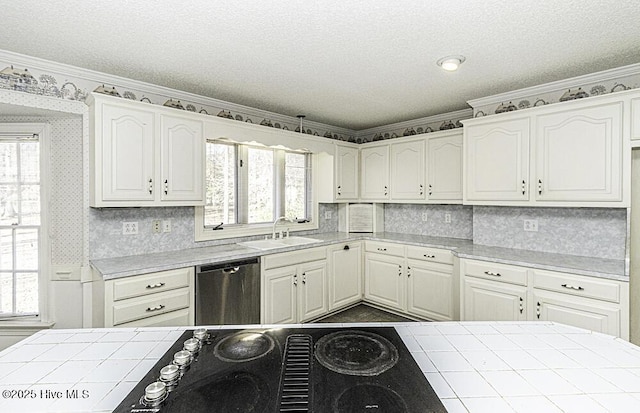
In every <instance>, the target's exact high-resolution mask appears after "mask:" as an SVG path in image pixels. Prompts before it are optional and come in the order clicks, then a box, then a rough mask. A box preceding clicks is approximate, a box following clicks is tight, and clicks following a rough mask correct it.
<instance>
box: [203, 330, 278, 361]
mask: <svg viewBox="0 0 640 413" xmlns="http://www.w3.org/2000/svg"><path fill="white" fill-rule="evenodd" d="M274 346H275V343H274V342H273V339H272V338H271V337H269V336H268V335H266V334H262V333H260V332H252V331H242V332H240V333H237V334H232V335H230V336H227V337H225V338H223V339H222V340H220V342H219V343H218V344H216V346H215V348H214V349H213V352H214V354H215V355H216V357H218V358H219V359H220V360H223V361H230V362H244V361H250V360H255V359H257V358H259V357H262V356H264V355H265V354H267V353H268V352H270V351H271V350H273V347H274Z"/></svg>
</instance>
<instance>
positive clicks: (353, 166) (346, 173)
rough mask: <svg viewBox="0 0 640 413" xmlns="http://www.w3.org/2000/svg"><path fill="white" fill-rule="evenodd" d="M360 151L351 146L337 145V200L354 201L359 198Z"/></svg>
mask: <svg viewBox="0 0 640 413" xmlns="http://www.w3.org/2000/svg"><path fill="white" fill-rule="evenodd" d="M359 153H360V151H359V149H357V148H354V147H351V146H340V145H338V146H336V159H335V177H336V188H335V199H336V201H354V200H357V199H358V175H359V173H360V165H359V157H360V155H359Z"/></svg>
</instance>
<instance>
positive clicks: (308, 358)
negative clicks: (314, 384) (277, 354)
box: [278, 334, 313, 413]
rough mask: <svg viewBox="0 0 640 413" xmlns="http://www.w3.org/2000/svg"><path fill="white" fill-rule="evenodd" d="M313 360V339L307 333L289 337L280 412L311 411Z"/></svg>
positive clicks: (283, 371) (281, 388) (280, 395)
mask: <svg viewBox="0 0 640 413" xmlns="http://www.w3.org/2000/svg"><path fill="white" fill-rule="evenodd" d="M312 361H313V339H312V338H311V336H310V335H307V334H292V335H290V336H289V337H287V344H286V347H285V354H284V361H283V365H282V378H281V380H280V394H279V397H278V405H279V410H278V411H279V412H288V413H289V412H310V411H311V409H310V406H312V403H311V389H310V377H311V365H312Z"/></svg>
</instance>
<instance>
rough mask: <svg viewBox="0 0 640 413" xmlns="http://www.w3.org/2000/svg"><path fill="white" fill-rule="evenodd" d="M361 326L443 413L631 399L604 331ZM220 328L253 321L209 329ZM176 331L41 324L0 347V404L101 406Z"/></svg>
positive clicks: (632, 363)
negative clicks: (390, 350) (392, 342)
mask: <svg viewBox="0 0 640 413" xmlns="http://www.w3.org/2000/svg"><path fill="white" fill-rule="evenodd" d="M362 325H363V324H305V325H300V324H298V325H283V326H264V327H265V328H277V327H317V328H326V327H342V328H344V327H349V326H362ZM367 325H368V326H394V327H395V328H396V329H397V331H398V333H399V334H400V336H401V337H402V339H403V341H404V342H405V344H406V345H407V347H408V349H409V351H410V352H411V354H412V355H413V357H414V359H415V360H416V362H417V363H418V365H419V366H420V369H421V370H422V372H423V373H424V375H425V376H426V377H427V379H428V380H429V382H430V383H431V386H432V387H433V388H434V390H435V391H436V393H437V394H438V396H439V397H440V399H441V400H442V402H443V404H444V405H445V407H446V409H447V410H448V411H449V412H450V413H456V412H470V413H473V412H492V413H493V412H537V413H540V412H544V413H553V412H580V413H589V412H615V413H621V412H637V411H638V410H637V409H638V406H640V348H639V347H637V346H634V345H633V344H630V343H628V342H626V341H624V340H621V339H617V338H614V337H612V336H607V335H603V334H599V333H592V332H590V331H587V330H582V329H579V328H574V327H567V326H564V325H561V324H556V323H552V322H446V323H444V322H443V323H426V322H425V323H419V322H415V323H369V324H367ZM221 327H222V328H246V327H251V328H260V327H261V326H213V327H209V328H212V329H215V328H221ZM184 329H185V327H165V328H153V327H149V328H120V329H80V330H43V331H40V332H39V333H36V334H34V335H33V336H31V337H29V338H27V339H25V340H23V341H21V342H19V343H17V344H15V345H13V346H12V347H9V348H8V349H6V350H4V351H2V352H0V367H1V368H0V391H1V392H2V398H0V409H2V410H4V411H12V412H13V411H28V412H57V411H60V412H110V411H112V410H113V409H115V408H116V407H117V406H118V404H120V402H121V401H122V399H124V397H125V396H126V395H127V394H128V393H129V392H130V391H131V389H133V387H135V385H136V384H137V382H138V381H139V380H141V379H142V378H143V377H144V376H145V374H146V373H147V372H148V371H149V370H150V369H151V367H153V365H154V364H155V363H156V361H157V360H158V359H159V358H160V357H161V356H162V355H163V354H164V353H165V352H166V351H167V349H168V348H169V347H171V345H172V344H173V343H174V342H175V340H177V338H178V337H179V336H180V334H181V333H182V331H183V330H184ZM75 390H77V393H74V391H75ZM76 394H77V397H75V395H76Z"/></svg>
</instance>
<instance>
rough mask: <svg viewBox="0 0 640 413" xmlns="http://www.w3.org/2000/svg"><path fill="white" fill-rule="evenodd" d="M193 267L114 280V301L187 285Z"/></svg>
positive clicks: (191, 275) (191, 276)
mask: <svg viewBox="0 0 640 413" xmlns="http://www.w3.org/2000/svg"><path fill="white" fill-rule="evenodd" d="M192 278H193V268H191V267H189V268H179V269H177V270H170V271H163V272H156V273H153V274H147V275H137V276H133V277H127V278H122V279H119V280H114V281H113V301H117V300H123V299H126V298H131V297H138V296H142V295H147V294H155V293H158V292H162V291H168V290H175V289H176V288H182V287H187V286H188V285H189V282H190V280H191V279H192Z"/></svg>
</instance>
